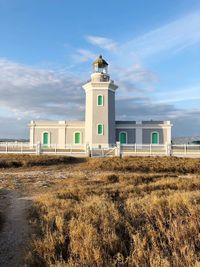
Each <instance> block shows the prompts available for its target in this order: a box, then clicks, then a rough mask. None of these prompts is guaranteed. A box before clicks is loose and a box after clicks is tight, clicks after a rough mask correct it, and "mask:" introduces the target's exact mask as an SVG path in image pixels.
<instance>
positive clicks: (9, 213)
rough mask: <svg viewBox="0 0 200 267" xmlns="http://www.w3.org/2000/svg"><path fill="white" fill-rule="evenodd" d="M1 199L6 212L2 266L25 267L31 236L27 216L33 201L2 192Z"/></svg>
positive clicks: (0, 241) (0, 237) (0, 236)
mask: <svg viewBox="0 0 200 267" xmlns="http://www.w3.org/2000/svg"><path fill="white" fill-rule="evenodd" d="M0 197H1V209H3V210H4V211H6V212H5V221H4V223H3V225H2V228H1V232H0V266H1V267H20V266H24V265H23V262H22V258H23V256H24V253H25V249H26V245H27V242H28V239H29V235H30V227H29V223H28V219H27V215H28V209H29V207H30V204H31V201H30V200H29V199H27V198H21V197H20V196H19V194H18V193H17V192H12V191H2V192H1V193H0Z"/></svg>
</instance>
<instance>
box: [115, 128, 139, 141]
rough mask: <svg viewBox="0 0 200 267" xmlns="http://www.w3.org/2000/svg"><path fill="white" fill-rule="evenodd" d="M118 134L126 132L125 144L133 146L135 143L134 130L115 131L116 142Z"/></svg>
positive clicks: (121, 129)
mask: <svg viewBox="0 0 200 267" xmlns="http://www.w3.org/2000/svg"><path fill="white" fill-rule="evenodd" d="M120 132H126V133H127V144H135V143H136V137H135V132H136V130H135V129H134V128H132V129H129V128H128V129H127V128H124V129H123V128H120V129H116V141H119V134H120Z"/></svg>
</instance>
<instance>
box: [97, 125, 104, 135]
mask: <svg viewBox="0 0 200 267" xmlns="http://www.w3.org/2000/svg"><path fill="white" fill-rule="evenodd" d="M97 133H98V135H103V124H102V123H99V124H98V125H97Z"/></svg>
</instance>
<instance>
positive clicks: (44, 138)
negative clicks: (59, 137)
mask: <svg viewBox="0 0 200 267" xmlns="http://www.w3.org/2000/svg"><path fill="white" fill-rule="evenodd" d="M48 143H49V134H48V133H44V134H43V144H44V145H48Z"/></svg>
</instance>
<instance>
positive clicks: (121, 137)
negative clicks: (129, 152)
mask: <svg viewBox="0 0 200 267" xmlns="http://www.w3.org/2000/svg"><path fill="white" fill-rule="evenodd" d="M119 141H120V143H121V144H126V143H127V140H126V133H120V134H119Z"/></svg>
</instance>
